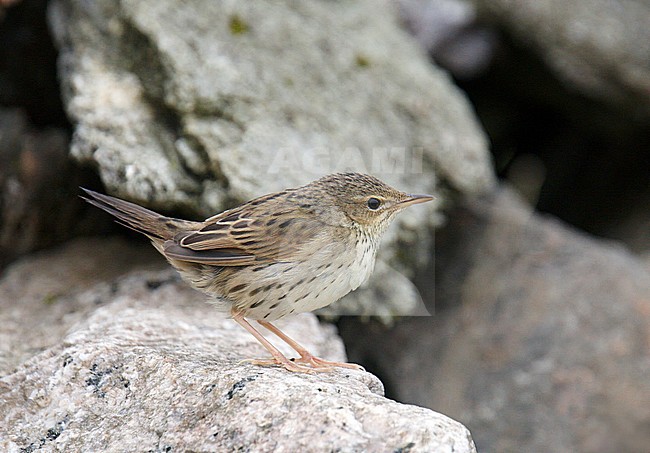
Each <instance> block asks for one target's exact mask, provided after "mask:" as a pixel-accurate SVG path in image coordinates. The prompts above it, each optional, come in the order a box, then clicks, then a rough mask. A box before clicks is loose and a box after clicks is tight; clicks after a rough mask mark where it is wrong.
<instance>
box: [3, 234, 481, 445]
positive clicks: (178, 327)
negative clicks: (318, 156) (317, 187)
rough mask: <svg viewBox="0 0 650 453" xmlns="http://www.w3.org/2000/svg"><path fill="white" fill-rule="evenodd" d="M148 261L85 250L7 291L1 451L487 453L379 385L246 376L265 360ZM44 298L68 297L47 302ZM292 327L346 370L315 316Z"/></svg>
mask: <svg viewBox="0 0 650 453" xmlns="http://www.w3.org/2000/svg"><path fill="white" fill-rule="evenodd" d="M136 256H141V254H140V250H139V249H132V248H129V247H125V246H124V245H119V244H117V245H116V244H114V243H103V242H102V241H79V242H78V243H76V244H74V245H72V246H71V247H69V248H67V249H63V250H61V251H59V252H56V253H52V254H50V255H44V256H42V257H38V258H34V259H30V260H26V261H23V262H20V263H18V264H16V265H14V266H12V267H11V268H10V269H9V271H8V272H7V275H6V276H5V277H4V278H3V279H2V280H0V308H1V309H0V323H1V325H2V326H3V332H4V333H3V335H4V337H3V338H2V340H3V341H2V344H3V346H4V345H5V344H7V342H8V343H9V344H10V345H11V348H10V349H7V350H5V351H4V355H5V360H4V361H3V368H4V371H3V372H2V374H3V375H4V376H3V377H2V378H0V408H1V410H0V450H2V451H7V452H17V451H36V450H47V451H149V450H151V451H236V450H251V451H287V452H288V451H386V450H389V451H397V450H401V451H441V452H445V451H446V452H452V451H453V452H475V451H476V450H475V448H474V445H473V442H472V440H471V437H470V435H469V432H468V431H467V430H466V429H465V428H464V427H463V426H462V425H460V424H459V423H458V422H455V421H453V420H451V419H449V418H447V417H445V416H443V415H440V414H437V413H435V412H432V411H430V410H428V409H423V408H420V407H415V406H408V405H404V404H399V403H396V402H394V401H390V400H388V399H386V398H384V397H383V396H382V395H383V386H382V384H381V382H379V381H378V380H377V378H375V377H374V376H372V375H371V374H368V373H366V372H361V371H349V370H345V371H341V370H339V371H336V372H333V373H319V374H315V375H299V374H293V373H290V372H287V371H285V370H283V369H280V368H273V367H258V366H254V365H251V364H247V363H241V360H243V359H246V358H251V357H256V356H263V355H264V353H263V350H262V348H261V346H259V344H257V343H256V341H255V340H254V339H253V338H252V337H251V336H250V335H249V334H248V333H247V332H245V331H244V330H243V329H241V328H240V327H239V326H238V325H236V324H235V323H234V322H233V321H231V320H229V319H226V318H224V317H223V316H220V315H218V314H217V313H216V311H215V309H214V308H213V307H211V306H210V305H209V304H206V303H205V302H204V297H203V296H202V295H200V294H199V293H197V292H195V291H193V290H191V289H189V288H188V287H187V286H186V285H184V284H182V283H180V282H179V280H178V278H176V276H175V273H174V272H173V271H171V270H163V271H159V270H130V271H129V270H128V265H126V263H129V262H130V261H131V260H130V259H129V258H134V257H136ZM146 263H150V261H149V260H147V261H146ZM46 264H49V267H48V266H46ZM29 271H31V273H32V274H31V275H33V276H34V278H33V280H27V279H25V278H23V277H24V276H25V273H26V272H29ZM54 276H56V277H57V278H56V279H54V278H53V277H54ZM45 288H48V291H55V294H56V297H54V296H50V297H48V298H47V299H46V300H43V296H42V295H43V294H44V293H45V294H48V292H47V291H45ZM280 325H281V326H282V328H283V329H284V330H286V331H287V333H288V334H289V335H292V336H295V337H296V338H300V339H301V340H302V341H304V343H305V345H306V346H307V347H308V348H310V349H311V350H313V351H314V352H315V353H317V354H319V355H322V356H324V357H328V358H330V359H335V360H344V359H345V353H344V350H343V346H342V343H341V341H340V339H338V337H337V336H336V332H335V329H334V328H333V327H331V326H328V325H320V324H319V323H318V321H317V320H316V318H315V317H314V316H313V315H310V314H305V315H301V316H298V317H295V318H293V319H290V320H287V321H286V322H283V323H281V324H280ZM21 327H22V328H21ZM5 329H7V330H6V331H5ZM285 352H287V353H288V352H289V351H285ZM12 354H13V355H14V357H17V358H18V359H17V360H13V359H12V358H9V359H7V358H6V356H7V355H12ZM7 364H10V368H11V367H15V368H13V369H12V370H11V371H9V369H8V368H7V367H6V366H7ZM7 372H8V374H5V373H7Z"/></svg>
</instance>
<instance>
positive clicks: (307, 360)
mask: <svg viewBox="0 0 650 453" xmlns="http://www.w3.org/2000/svg"><path fill="white" fill-rule="evenodd" d="M292 361H293V362H294V363H301V364H305V365H309V367H310V368H311V369H313V370H318V371H333V369H334V368H349V369H351V370H358V371H366V370H365V368H364V367H362V366H361V365H357V364H356V363H346V362H333V361H331V360H325V359H321V358H320V357H316V356H314V355H311V354H309V353H307V354H303V355H302V356H300V357H299V358H297V359H292Z"/></svg>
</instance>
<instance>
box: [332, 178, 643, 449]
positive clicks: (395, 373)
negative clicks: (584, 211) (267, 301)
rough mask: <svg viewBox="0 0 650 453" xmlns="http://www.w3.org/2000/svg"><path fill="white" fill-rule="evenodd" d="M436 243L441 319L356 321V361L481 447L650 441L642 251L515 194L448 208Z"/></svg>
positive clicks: (348, 324) (351, 346) (629, 445)
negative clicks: (538, 209) (577, 227)
mask: <svg viewBox="0 0 650 453" xmlns="http://www.w3.org/2000/svg"><path fill="white" fill-rule="evenodd" d="M436 239H437V244H438V247H437V249H436V271H437V275H436V282H437V283H436V292H435V296H436V297H435V308H436V316H434V317H431V318H412V319H403V320H401V321H399V322H398V323H397V325H396V326H395V328H394V329H392V330H388V329H386V328H385V327H382V326H378V325H366V326H365V327H364V326H363V325H360V324H359V323H358V322H352V321H351V320H345V322H344V324H343V325H341V326H340V328H341V334H342V336H343V338H345V339H348V338H354V339H356V340H357V342H356V343H353V342H348V343H347V344H348V351H349V354H350V357H351V360H353V361H359V362H361V363H364V364H367V366H368V369H369V370H370V371H372V372H374V373H376V374H377V375H378V376H380V377H381V378H382V380H383V382H384V383H385V385H386V389H387V394H388V395H389V396H391V397H394V398H396V399H397V400H398V401H402V402H405V403H410V404H418V405H422V406H425V407H430V408H435V409H436V410H439V411H442V412H444V413H446V414H449V415H450V416H452V417H454V418H456V419H458V420H460V421H461V422H462V423H464V424H465V425H466V426H468V427H469V429H470V430H471V431H472V434H473V436H474V439H475V441H476V445H477V447H478V449H479V451H581V452H610V451H644V450H645V449H647V445H648V444H650V431H648V429H647V426H648V424H649V423H650V404H649V402H650V380H649V379H648V376H649V375H650V374H649V373H650V360H649V358H650V345H649V344H648V338H650V273H649V269H648V267H647V264H646V263H644V261H643V260H642V259H640V258H639V257H637V256H634V255H632V254H631V253H629V252H628V251H627V250H626V249H624V248H622V247H621V246H618V245H616V244H614V243H611V242H605V241H602V240H598V239H595V238H591V237H586V236H585V235H583V234H580V233H578V232H576V231H573V230H571V229H569V228H567V227H566V226H565V225H563V224H561V223H560V222H558V221H556V220H554V219H552V218H547V217H543V216H540V215H537V214H533V213H531V211H530V209H529V208H527V207H524V206H523V205H522V203H521V202H520V201H519V200H517V199H516V198H515V197H514V196H513V195H512V194H510V193H509V192H508V191H505V190H502V191H500V192H499V193H498V194H496V196H494V197H492V198H487V199H483V200H480V201H476V202H472V203H468V205H467V207H466V208H465V209H460V210H457V211H455V212H453V213H450V223H449V225H448V226H447V227H446V228H445V229H444V231H443V232H441V234H439V235H438V237H437V238H436ZM424 297H425V300H429V301H431V299H432V295H431V294H426V293H424ZM430 308H431V309H433V308H434V307H433V306H431V307H430ZM359 339H360V340H359Z"/></svg>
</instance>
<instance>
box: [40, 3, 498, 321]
mask: <svg viewBox="0 0 650 453" xmlns="http://www.w3.org/2000/svg"><path fill="white" fill-rule="evenodd" d="M49 17H50V20H49V22H50V25H51V29H52V30H53V33H54V35H55V37H56V40H57V42H58V46H59V49H60V76H61V80H62V85H63V92H64V98H65V103H66V108H67V111H68V113H69V115H70V117H71V119H72V120H73V122H74V123H75V133H74V137H73V141H72V155H73V156H74V157H75V158H77V159H78V160H80V161H82V162H90V163H92V164H93V165H95V166H97V168H98V170H99V173H100V175H101V177H102V180H103V181H104V183H105V184H106V186H107V189H108V190H109V192H112V193H115V194H117V195H122V196H127V197H129V198H132V199H135V200H136V201H139V202H145V203H146V204H149V205H152V206H153V207H166V208H168V209H172V208H174V207H183V208H185V210H186V212H187V211H188V210H190V211H194V212H198V213H199V214H200V215H203V216H208V215H212V214H214V213H216V212H218V211H220V210H222V209H224V208H226V207H230V206H231V205H232V204H233V203H234V202H235V201H243V200H246V199H249V198H251V197H253V196H258V195H262V194H264V193H268V192H271V191H274V190H279V189H283V188H286V187H292V186H297V185H300V184H303V183H307V182H309V181H311V180H313V179H316V178H317V177H319V176H321V175H323V174H327V173H332V172H335V171H342V170H355V171H363V172H369V173H373V174H375V175H377V176H379V177H381V178H383V179H385V180H386V181H387V182H389V183H391V184H393V185H394V186H396V187H398V188H401V189H403V190H407V191H411V192H433V193H438V194H439V198H438V200H437V201H436V202H435V203H430V204H429V206H426V207H422V209H416V210H411V212H406V213H404V214H403V215H402V216H400V218H399V219H398V221H397V222H398V223H399V225H397V226H395V227H394V228H393V229H392V230H391V234H390V235H389V237H388V238H387V239H386V241H385V242H386V246H385V247H383V251H382V255H381V256H382V258H381V259H383V260H384V261H386V262H387V263H388V264H390V266H391V267H394V268H395V270H396V271H397V272H400V273H401V274H403V275H404V276H406V277H407V278H402V277H401V276H400V275H398V274H396V273H395V272H390V270H388V271H387V272H385V273H384V274H383V275H382V279H381V281H383V282H390V286H391V287H396V288H400V290H399V292H400V293H403V294H405V295H407V296H408V294H415V293H416V291H415V288H413V287H412V285H410V283H409V280H408V278H409V277H411V275H412V273H413V270H414V269H415V268H416V267H417V266H420V265H422V264H423V263H426V262H427V261H428V259H429V254H428V250H429V247H430V244H431V240H430V232H431V230H432V229H433V228H434V227H435V226H437V225H439V224H440V223H441V216H440V215H439V214H438V209H439V206H440V205H441V204H442V202H443V201H444V199H445V198H446V195H443V194H442V193H441V192H440V191H439V190H438V189H439V188H440V187H452V188H453V189H455V190H457V191H461V192H464V193H475V192H481V191H483V190H485V189H486V188H488V187H490V186H491V185H492V184H493V181H494V179H493V178H494V177H493V173H492V169H491V166H490V158H489V154H488V151H487V141H486V138H485V136H484V134H483V132H482V131H481V130H480V127H479V126H478V123H477V121H476V119H475V117H474V115H473V113H472V110H471V108H470V106H469V104H468V103H467V101H466V99H465V98H464V96H463V95H462V94H461V93H460V92H459V91H458V90H457V89H456V88H455V87H454V85H453V84H452V82H451V80H450V79H449V77H448V76H447V75H446V74H445V73H443V72H442V71H440V70H437V69H436V68H434V67H432V66H431V65H430V64H429V62H428V61H427V58H426V56H425V55H424V54H422V53H421V51H420V50H419V49H418V46H417V45H416V44H415V43H414V42H413V41H412V39H411V38H410V37H409V36H407V35H406V33H404V32H403V31H402V30H401V29H400V28H399V27H398V26H397V24H396V23H395V12H394V11H393V7H392V6H391V5H390V3H389V2H383V1H382V2H376V1H374V0H365V1H361V2H356V1H355V2H351V1H343V2H334V3H332V2H328V1H322V0H308V1H301V2H293V1H288V0H285V1H282V2H275V3H274V4H273V6H272V7H269V5H268V3H267V2H263V1H247V2H234V1H230V2H214V1H211V0H204V1H195V2H178V1H173V0H165V1H153V0H144V1H142V0H123V1H119V2H115V1H113V0H102V1H95V2H90V3H89V2H85V1H81V0H57V1H55V2H52V5H51V8H50V14H49ZM398 242H399V243H400V244H401V246H402V250H399V249H398V248H397V247H396V246H395V245H396V244H397V243H398ZM404 249H409V252H408V253H404V251H403V250H404ZM417 305H418V299H417V298H416V297H410V298H406V299H404V304H403V305H402V306H400V307H397V310H395V309H394V307H381V306H379V307H380V308H381V309H380V310H379V311H376V310H374V307H377V306H378V305H377V304H376V303H374V301H373V300H371V298H369V297H365V296H364V295H363V293H359V294H357V295H355V296H352V298H351V299H350V300H349V301H348V307H349V310H348V312H354V313H360V314H384V313H388V312H391V313H393V312H397V313H408V312H409V311H410V310H411V307H414V306H417Z"/></svg>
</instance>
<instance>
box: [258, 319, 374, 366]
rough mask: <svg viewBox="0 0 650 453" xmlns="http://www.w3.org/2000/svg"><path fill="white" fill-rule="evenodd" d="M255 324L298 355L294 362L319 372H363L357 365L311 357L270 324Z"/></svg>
mask: <svg viewBox="0 0 650 453" xmlns="http://www.w3.org/2000/svg"><path fill="white" fill-rule="evenodd" d="M257 322H258V323H260V324H261V325H262V326H264V327H265V328H267V329H268V330H270V331H271V332H273V333H274V334H275V335H277V336H278V337H279V338H281V339H282V341H284V342H285V343H287V344H288V345H289V346H291V347H292V348H293V349H294V350H295V351H296V352H297V353H298V354H300V358H299V359H295V360H294V362H297V363H305V364H307V365H311V366H312V367H313V368H314V369H316V370H321V371H328V370H331V368H332V367H341V368H351V369H353V370H361V371H365V370H364V368H363V367H362V366H361V365H357V364H356V363H345V362H332V361H330V360H325V359H321V358H320V357H316V356H314V355H312V354H311V353H310V352H309V351H308V350H307V349H306V348H305V347H304V346H301V345H300V344H299V343H297V342H296V341H295V340H294V339H293V338H291V337H290V336H288V335H287V334H286V333H284V332H282V331H281V330H280V329H278V328H277V327H275V326H274V325H273V324H271V323H270V322H268V321H261V320H258V321H257Z"/></svg>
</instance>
